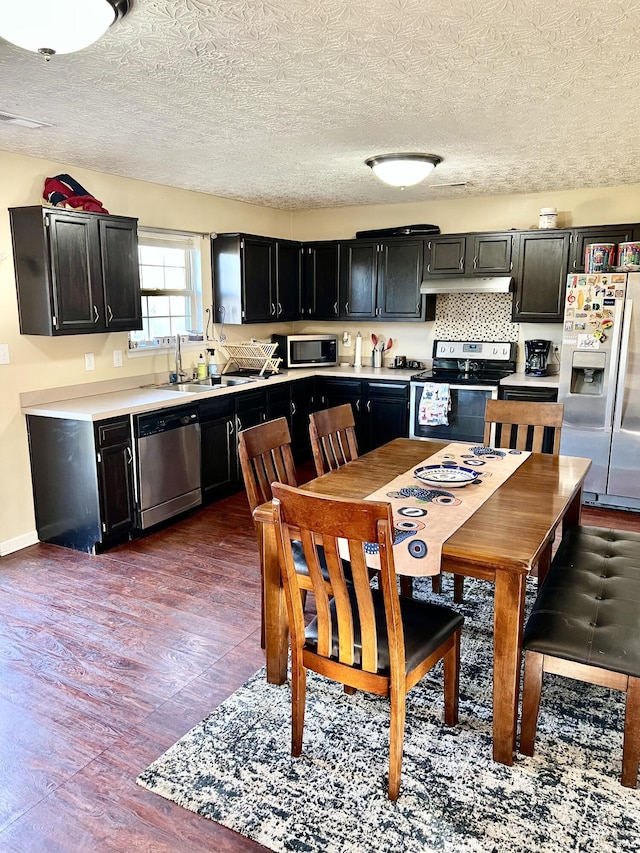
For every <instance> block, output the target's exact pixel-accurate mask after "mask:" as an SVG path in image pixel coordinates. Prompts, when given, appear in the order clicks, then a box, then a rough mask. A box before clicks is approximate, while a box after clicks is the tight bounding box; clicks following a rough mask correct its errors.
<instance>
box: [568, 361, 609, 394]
mask: <svg viewBox="0 0 640 853" xmlns="http://www.w3.org/2000/svg"><path fill="white" fill-rule="evenodd" d="M605 364H606V353H604V352H574V353H573V361H572V363H571V389H570V390H571V393H572V394H587V395H592V396H599V395H601V394H602V391H603V388H604V369H605Z"/></svg>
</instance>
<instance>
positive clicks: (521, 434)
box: [453, 400, 564, 604]
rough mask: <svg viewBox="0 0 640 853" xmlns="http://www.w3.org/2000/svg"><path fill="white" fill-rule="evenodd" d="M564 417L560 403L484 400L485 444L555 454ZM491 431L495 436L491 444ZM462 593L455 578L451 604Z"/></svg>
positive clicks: (458, 578) (458, 577)
mask: <svg viewBox="0 0 640 853" xmlns="http://www.w3.org/2000/svg"><path fill="white" fill-rule="evenodd" d="M563 415H564V406H563V405H562V403H535V402H527V401H524V400H487V403H486V407H485V412H484V439H483V441H484V444H485V445H487V446H488V447H508V448H509V449H510V450H530V451H531V452H533V453H548V452H551V453H552V454H558V453H559V452H560V436H561V434H562V418H563ZM494 427H495V436H494V437H493V441H492V428H494ZM549 448H551V450H550V451H549ZM549 548H551V545H549ZM550 557H551V554H550V553H549V554H548V555H546V556H545V558H544V559H545V560H549V561H550ZM463 591H464V578H463V577H462V575H454V576H453V600H454V601H455V602H456V603H458V604H460V603H461V602H462V598H463Z"/></svg>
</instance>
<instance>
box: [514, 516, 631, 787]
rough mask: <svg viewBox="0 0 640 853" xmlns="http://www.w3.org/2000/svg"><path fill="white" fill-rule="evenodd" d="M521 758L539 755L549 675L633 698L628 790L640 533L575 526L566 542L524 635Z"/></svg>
mask: <svg viewBox="0 0 640 853" xmlns="http://www.w3.org/2000/svg"><path fill="white" fill-rule="evenodd" d="M523 646H524V649H525V675H524V692H523V698H522V731H521V737H520V752H522V753H523V754H524V755H533V748H534V741H535V736H536V728H537V721H538V709H539V706H540V694H541V691H542V679H543V675H544V673H545V672H553V673H556V674H557V675H564V676H567V677H569V678H574V679H577V680H580V681H586V682H588V683H590V684H600V685H602V686H604V687H610V688H613V689H617V690H623V691H624V692H626V694H627V702H626V711H625V728H624V745H623V756H622V784H623V785H625V786H626V787H631V788H635V786H636V783H637V779H638V763H639V762H640V534H638V533H631V532H628V531H624V530H607V529H604V528H600V527H580V526H579V527H575V528H573V529H572V530H570V531H568V532H567V533H566V534H565V535H564V536H563V539H562V542H561V544H560V547H559V548H558V551H557V553H556V555H555V557H554V558H553V561H552V563H551V567H550V568H549V572H548V574H547V576H546V578H545V580H544V583H543V584H542V586H541V587H540V591H539V592H538V597H537V599H536V602H535V604H534V606H533V610H532V612H531V615H530V617H529V620H528V621H527V625H526V627H525V631H524V637H523Z"/></svg>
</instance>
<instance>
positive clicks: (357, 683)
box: [273, 483, 463, 800]
mask: <svg viewBox="0 0 640 853" xmlns="http://www.w3.org/2000/svg"><path fill="white" fill-rule="evenodd" d="M273 512H274V521H275V525H276V534H277V543H278V554H279V558H280V567H281V572H282V582H283V586H284V590H285V598H286V602H287V610H288V615H289V629H290V631H291V667H292V668H291V716H292V726H291V754H292V755H294V756H299V755H300V753H301V751H302V736H303V729H304V714H305V698H306V673H307V670H308V669H310V670H313V671H314V672H318V673H320V674H322V675H324V676H326V677H327V678H331V679H333V680H334V681H337V682H339V683H341V684H343V685H345V691H347V692H353V690H354V689H361V690H366V691H368V692H370V693H376V694H378V695H381V696H386V697H389V698H390V704H391V722H390V747H389V786H388V796H389V799H390V800H396V799H397V798H398V792H399V789H400V773H401V767H402V749H403V741H404V727H405V714H406V694H407V691H409V690H410V689H411V688H412V687H413V686H414V685H415V684H416V683H417V682H418V681H419V680H420V679H421V678H422V676H423V675H425V674H426V673H427V672H428V671H429V670H430V669H431V668H432V667H433V666H434V665H435V664H436V663H437V662H438V661H439V660H441V659H444V698H445V703H444V704H445V713H444V719H445V723H446V725H448V726H453V725H455V724H456V723H457V720H458V683H459V669H460V628H461V626H462V623H463V617H462V616H460V615H459V614H458V613H456V612H455V611H453V610H451V609H450V608H448V607H443V606H441V605H439V604H432V603H429V602H425V601H416V600H415V599H412V598H404V597H402V596H399V595H398V588H397V582H396V573H395V567H394V561H393V551H392V543H393V518H392V515H391V507H390V505H389V504H388V503H383V502H377V501H352V500H346V499H344V498H329V497H325V496H322V495H314V494H310V493H309V492H304V491H302V490H301V489H297V488H294V487H291V486H286V485H280V484H278V483H274V485H273ZM339 540H340V541H339ZM299 541H301V542H302V547H303V550H304V557H305V560H306V563H307V565H308V567H309V576H310V578H311V582H312V585H313V590H314V593H315V598H316V612H317V616H316V618H315V619H314V620H313V622H311V624H310V625H309V626H308V628H306V629H305V624H304V613H303V609H302V604H301V600H300V575H299V574H298V572H297V571H296V561H295V556H294V554H293V544H294V543H295V542H299ZM320 543H321V544H322V547H323V553H324V559H325V561H326V566H327V569H328V579H327V578H326V577H325V576H324V574H323V571H322V566H321V562H320V559H319V546H320ZM341 543H342V544H341ZM365 543H375V544H377V546H378V548H379V555H380V589H372V588H371V586H370V584H369V572H368V569H367V565H366V563H365ZM342 549H345V550H342ZM345 556H347V557H348V559H349V561H350V564H351V573H350V574H351V578H350V581H348V580H347V578H346V577H345V571H344V564H343V558H344V557H345ZM345 725H346V723H345Z"/></svg>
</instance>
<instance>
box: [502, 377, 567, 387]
mask: <svg viewBox="0 0 640 853" xmlns="http://www.w3.org/2000/svg"><path fill="white" fill-rule="evenodd" d="M559 378H560V377H559V374H558V373H554V374H552V375H551V376H529V374H527V373H512V374H511V376H507V377H506V379H503V380H502V381H501V382H500V385H502V386H505V385H509V386H511V387H513V386H520V387H522V386H525V387H526V386H529V387H531V388H534V387H535V388H557V387H558V380H559Z"/></svg>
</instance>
